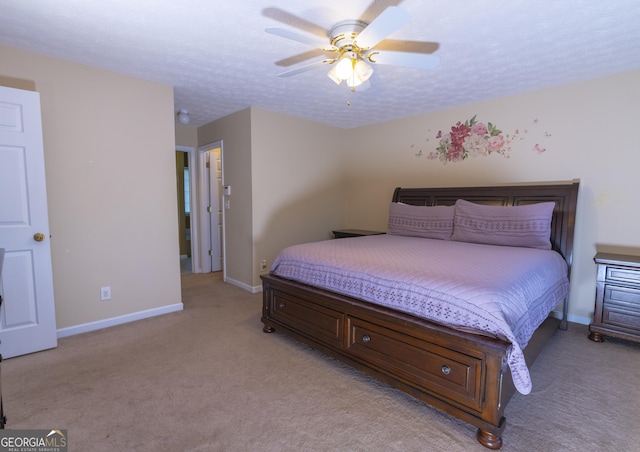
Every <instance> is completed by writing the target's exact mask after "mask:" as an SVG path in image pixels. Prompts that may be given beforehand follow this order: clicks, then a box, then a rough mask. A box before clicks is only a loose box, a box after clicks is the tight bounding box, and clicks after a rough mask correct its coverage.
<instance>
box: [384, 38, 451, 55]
mask: <svg viewBox="0 0 640 452" xmlns="http://www.w3.org/2000/svg"><path fill="white" fill-rule="evenodd" d="M439 48H440V44H439V43H437V42H427V41H404V40H396V39H385V40H384V41H381V42H380V43H379V44H378V45H376V50H392V51H395V52H407V53H433V52H435V51H436V50H438V49H439Z"/></svg>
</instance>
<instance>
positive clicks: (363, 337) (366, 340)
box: [362, 334, 371, 344]
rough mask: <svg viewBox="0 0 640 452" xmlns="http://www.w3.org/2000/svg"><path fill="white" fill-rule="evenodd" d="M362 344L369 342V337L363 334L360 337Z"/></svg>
mask: <svg viewBox="0 0 640 452" xmlns="http://www.w3.org/2000/svg"><path fill="white" fill-rule="evenodd" d="M362 342H364V343H365V344H367V343H369V342H371V336H369V335H368V334H365V335H364V336H362Z"/></svg>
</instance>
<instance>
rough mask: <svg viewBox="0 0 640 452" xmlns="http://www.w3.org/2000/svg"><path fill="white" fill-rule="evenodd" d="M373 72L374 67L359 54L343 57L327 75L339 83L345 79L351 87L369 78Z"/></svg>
mask: <svg viewBox="0 0 640 452" xmlns="http://www.w3.org/2000/svg"><path fill="white" fill-rule="evenodd" d="M371 74H373V68H372V67H371V66H370V65H369V64H367V63H366V62H365V61H364V60H362V59H360V58H358V57H357V56H351V55H349V56H345V57H343V58H341V59H340V61H338V63H337V64H336V65H335V66H333V67H332V68H331V70H330V71H329V72H328V73H327V77H329V78H330V79H331V80H333V81H334V82H335V83H336V84H337V85H339V84H340V83H342V81H343V80H345V81H346V82H347V85H348V86H349V88H355V87H356V86H360V85H361V84H362V83H363V82H365V81H367V80H369V77H371Z"/></svg>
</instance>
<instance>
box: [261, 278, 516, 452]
mask: <svg viewBox="0 0 640 452" xmlns="http://www.w3.org/2000/svg"><path fill="white" fill-rule="evenodd" d="M262 281H263V311H262V322H263V324H264V328H263V330H264V331H265V332H267V333H270V332H273V331H278V332H281V333H284V334H287V335H290V336H292V337H294V338H296V339H297V340H299V341H301V342H303V343H305V344H307V345H309V346H311V347H312V348H315V349H317V350H320V351H322V352H323V353H325V354H327V355H329V356H331V357H333V358H336V359H338V360H340V361H342V362H344V363H346V364H348V365H350V366H352V367H354V368H356V369H358V370H360V371H363V372H365V373H367V374H369V375H371V376H372V377H374V378H376V379H378V380H380V381H382V382H384V383H386V384H388V385H390V386H393V387H395V388H397V389H400V390H402V391H404V392H406V393H407V394H410V395H412V396H414V397H416V398H418V399H420V400H422V401H424V402H426V403H428V404H430V405H432V406H434V407H436V408H439V409H441V410H443V411H445V412H447V413H449V414H451V415H453V416H455V417H457V418H459V419H461V420H463V421H465V422H468V423H469V424H471V425H474V426H476V427H478V435H477V439H478V441H479V442H480V443H481V444H482V445H483V446H485V447H487V448H489V449H499V448H500V447H501V446H502V431H503V429H504V425H505V419H504V416H503V414H504V408H505V406H506V404H507V402H508V398H509V397H510V395H511V394H512V393H513V391H512V390H509V389H507V390H506V391H503V388H512V387H513V385H512V383H511V382H510V381H507V380H510V372H509V370H508V368H503V365H502V363H503V358H504V357H505V356H506V353H507V350H508V348H509V344H508V343H506V342H504V341H500V340H496V339H491V338H488V337H485V336H479V335H474V334H469V333H464V332H459V331H456V330H452V329H449V328H446V327H443V326H441V325H437V324H434V323H431V322H428V321H426V320H422V319H418V318H416V317H413V316H410V315H407V314H403V313H400V312H397V311H393V310H390V309H387V308H384V307H380V306H376V305H372V304H370V303H366V302H363V301H360V300H357V299H353V298H350V297H345V296H342V295H339V294H335V293H332V292H327V291H323V290H320V289H316V288H313V287H310V286H307V285H304V284H300V283H296V282H293V281H289V280H285V279H282V278H279V277H277V276H273V275H263V276H262Z"/></svg>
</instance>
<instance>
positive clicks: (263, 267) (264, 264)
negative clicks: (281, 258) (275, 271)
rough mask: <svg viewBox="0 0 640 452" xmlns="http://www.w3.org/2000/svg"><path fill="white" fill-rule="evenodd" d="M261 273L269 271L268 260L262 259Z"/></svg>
mask: <svg viewBox="0 0 640 452" xmlns="http://www.w3.org/2000/svg"><path fill="white" fill-rule="evenodd" d="M260 271H262V272H264V271H267V260H266V259H262V260H261V261H260Z"/></svg>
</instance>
